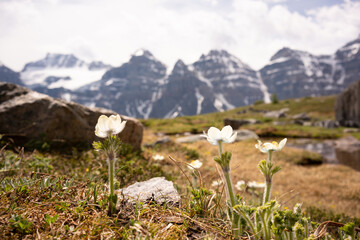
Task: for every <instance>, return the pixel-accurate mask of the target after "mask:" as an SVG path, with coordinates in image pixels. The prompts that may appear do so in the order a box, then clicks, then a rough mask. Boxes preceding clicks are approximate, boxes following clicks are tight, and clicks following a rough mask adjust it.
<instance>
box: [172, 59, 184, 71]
mask: <svg viewBox="0 0 360 240" xmlns="http://www.w3.org/2000/svg"><path fill="white" fill-rule="evenodd" d="M185 71H188V67H187V66H186V65H185V63H184V62H183V61H182V60H181V59H179V60H177V62H176V63H175V65H174V68H173V70H172V72H173V73H174V72H176V73H180V74H184V73H185Z"/></svg>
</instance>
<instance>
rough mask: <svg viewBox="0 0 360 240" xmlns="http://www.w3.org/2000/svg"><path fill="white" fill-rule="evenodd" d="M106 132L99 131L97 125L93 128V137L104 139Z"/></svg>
mask: <svg viewBox="0 0 360 240" xmlns="http://www.w3.org/2000/svg"><path fill="white" fill-rule="evenodd" d="M107 133H108V132H107V131H101V129H100V128H99V126H98V125H96V126H95V135H96V136H98V137H100V138H106V137H107Z"/></svg>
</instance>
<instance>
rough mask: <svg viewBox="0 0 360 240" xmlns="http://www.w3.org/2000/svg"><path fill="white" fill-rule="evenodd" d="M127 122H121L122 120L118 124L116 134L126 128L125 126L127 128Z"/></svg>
mask: <svg viewBox="0 0 360 240" xmlns="http://www.w3.org/2000/svg"><path fill="white" fill-rule="evenodd" d="M125 124H126V121H122V122H121V120H120V124H118V126H117V127H116V129H115V132H114V134H118V133H121V132H122V130H124V128H125Z"/></svg>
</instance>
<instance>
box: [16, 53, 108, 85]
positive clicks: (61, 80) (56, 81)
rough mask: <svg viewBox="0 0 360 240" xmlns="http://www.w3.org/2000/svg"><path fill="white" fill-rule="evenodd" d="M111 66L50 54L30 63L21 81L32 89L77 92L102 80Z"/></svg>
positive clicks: (22, 74) (22, 72)
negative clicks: (62, 89) (61, 89)
mask: <svg viewBox="0 0 360 240" xmlns="http://www.w3.org/2000/svg"><path fill="white" fill-rule="evenodd" d="M110 68H111V66H110V65H107V64H104V63H102V62H91V63H86V62H85V61H82V60H80V59H78V58H77V57H75V56H74V55H72V54H50V53H48V54H47V55H46V57H45V58H44V59H41V60H38V61H35V62H30V63H28V64H26V65H25V67H24V69H23V70H22V71H21V73H20V76H21V80H22V81H23V82H24V83H25V84H26V85H27V86H30V87H31V88H33V89H34V88H46V89H57V88H64V89H68V90H75V89H77V88H79V87H82V86H84V85H86V84H89V83H92V82H95V81H97V80H99V79H101V77H102V75H103V74H104V73H105V72H106V71H107V70H108V69H110Z"/></svg>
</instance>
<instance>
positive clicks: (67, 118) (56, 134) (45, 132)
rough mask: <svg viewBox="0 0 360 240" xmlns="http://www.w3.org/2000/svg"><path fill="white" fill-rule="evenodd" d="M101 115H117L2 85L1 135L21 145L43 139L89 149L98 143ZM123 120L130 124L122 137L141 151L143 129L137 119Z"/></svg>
mask: <svg viewBox="0 0 360 240" xmlns="http://www.w3.org/2000/svg"><path fill="white" fill-rule="evenodd" d="M102 114H104V115H107V116H109V115H112V114H117V113H115V112H113V111H111V110H107V109H102V108H88V107H84V106H82V105H80V104H76V103H73V102H66V101H63V100H59V99H54V98H51V97H49V96H47V95H44V94H40V93H37V92H34V91H32V90H30V89H27V88H24V87H20V86H18V85H15V84H10V83H5V82H0V133H1V134H3V135H4V136H6V137H10V138H12V139H13V140H14V141H15V143H16V144H18V145H24V144H26V143H28V142H29V141H34V140H41V141H47V142H54V143H58V146H60V145H61V146H82V147H89V146H91V144H92V142H93V141H94V140H99V139H98V138H97V137H96V136H95V134H94V130H95V125H96V123H97V120H98V118H99V116H100V115H102ZM121 118H122V119H123V120H127V123H126V127H125V129H124V130H123V131H122V132H121V133H120V134H119V136H120V138H121V139H122V141H123V142H125V143H129V144H130V145H132V146H133V147H134V149H136V150H140V146H141V141H142V136H143V126H142V125H141V123H140V122H139V121H137V120H136V119H134V118H129V117H125V116H121ZM54 146H55V147H56V144H55V145H54Z"/></svg>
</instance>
